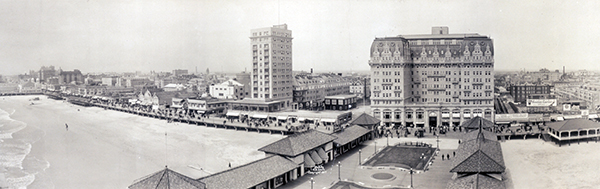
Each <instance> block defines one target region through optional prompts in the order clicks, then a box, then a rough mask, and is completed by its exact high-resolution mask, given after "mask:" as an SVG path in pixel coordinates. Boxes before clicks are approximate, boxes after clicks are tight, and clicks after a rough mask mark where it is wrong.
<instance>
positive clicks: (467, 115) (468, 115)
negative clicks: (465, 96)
mask: <svg viewBox="0 0 600 189" xmlns="http://www.w3.org/2000/svg"><path fill="white" fill-rule="evenodd" d="M463 116H464V117H471V114H464V115H463Z"/></svg>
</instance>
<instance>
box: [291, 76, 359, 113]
mask: <svg viewBox="0 0 600 189" xmlns="http://www.w3.org/2000/svg"><path fill="white" fill-rule="evenodd" d="M351 85H352V81H351V79H350V78H347V77H342V76H340V75H337V74H332V73H323V74H297V75H295V76H294V85H293V88H294V93H293V94H294V106H295V107H294V109H315V108H317V109H318V108H324V101H325V97H327V96H334V95H345V94H350V86H351Z"/></svg>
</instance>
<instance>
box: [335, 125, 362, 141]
mask: <svg viewBox="0 0 600 189" xmlns="http://www.w3.org/2000/svg"><path fill="white" fill-rule="evenodd" d="M369 132H371V131H370V130H368V129H365V128H364V127H361V126H358V125H354V126H352V127H348V128H346V129H344V130H343V131H341V132H338V133H333V134H332V135H333V136H335V137H337V139H335V140H334V141H333V142H335V143H338V144H340V145H344V144H348V143H349V142H351V141H353V140H354V139H357V138H358V137H361V136H363V135H365V134H367V133H369Z"/></svg>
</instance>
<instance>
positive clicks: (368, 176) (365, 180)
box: [280, 132, 459, 189]
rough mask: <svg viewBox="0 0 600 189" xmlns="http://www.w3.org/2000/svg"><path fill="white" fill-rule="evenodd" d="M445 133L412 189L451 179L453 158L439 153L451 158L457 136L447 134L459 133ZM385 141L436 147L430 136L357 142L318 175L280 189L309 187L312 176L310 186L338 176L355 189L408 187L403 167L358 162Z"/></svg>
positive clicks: (319, 188) (333, 181) (441, 185)
mask: <svg viewBox="0 0 600 189" xmlns="http://www.w3.org/2000/svg"><path fill="white" fill-rule="evenodd" d="M448 134H449V136H448V137H443V138H440V139H439V140H440V143H439V144H440V151H439V152H438V154H436V155H434V156H433V159H432V164H431V165H430V166H429V167H428V168H429V169H428V170H427V171H425V172H423V171H420V172H418V173H416V174H414V175H413V185H414V188H445V187H446V185H447V184H448V182H449V181H450V179H451V178H452V173H450V169H451V166H452V161H448V160H444V161H442V160H441V157H440V155H441V154H444V155H446V154H449V155H450V158H451V159H452V156H453V154H452V152H454V151H455V150H456V149H457V148H458V139H456V137H450V136H455V134H456V136H458V135H459V133H452V132H451V133H448ZM388 140H389V145H395V144H399V143H405V142H424V143H428V144H431V145H432V147H434V148H435V147H436V138H434V137H432V136H429V137H425V138H416V137H408V138H405V137H401V138H389V139H388V138H378V139H376V140H374V141H367V142H366V143H363V144H361V145H359V146H358V147H357V148H355V149H352V150H350V151H348V152H346V154H343V155H341V156H339V157H337V158H336V159H335V160H334V161H333V162H330V163H329V164H327V165H326V166H325V171H323V172H321V173H320V174H314V175H304V176H303V177H301V178H299V179H298V180H295V181H293V182H291V183H288V184H286V185H283V186H281V187H280V188H284V189H285V188H290V189H291V188H311V178H313V181H314V183H313V188H315V189H324V188H331V187H333V186H334V185H335V184H336V183H337V182H338V181H339V180H338V177H339V178H340V179H341V180H342V181H346V182H348V183H354V185H347V186H348V187H349V188H354V186H361V187H364V188H381V187H387V188H394V187H395V188H408V187H409V186H410V182H411V176H410V174H409V172H408V171H406V170H405V169H400V168H381V169H379V168H373V167H369V166H360V165H359V158H360V161H361V163H364V162H365V161H366V160H367V158H368V157H369V156H371V155H373V154H374V152H375V148H377V150H378V151H381V150H383V149H384V148H385V147H386V145H387V143H388ZM359 149H360V153H359ZM359 156H360V157H359ZM337 162H339V163H340V165H341V166H340V167H338V164H337ZM338 170H340V171H338ZM378 173H388V174H389V175H392V176H391V177H389V178H386V176H388V174H379V175H381V177H379V178H377V177H378V176H374V175H376V174H378ZM339 186H346V184H344V182H342V183H339V184H338V185H336V187H339Z"/></svg>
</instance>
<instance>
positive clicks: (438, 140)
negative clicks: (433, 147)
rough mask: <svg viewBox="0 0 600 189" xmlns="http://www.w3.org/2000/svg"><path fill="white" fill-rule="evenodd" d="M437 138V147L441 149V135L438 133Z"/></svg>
mask: <svg viewBox="0 0 600 189" xmlns="http://www.w3.org/2000/svg"><path fill="white" fill-rule="evenodd" d="M435 138H436V140H435V141H436V142H437V149H438V150H440V136H439V135H437V136H435Z"/></svg>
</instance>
